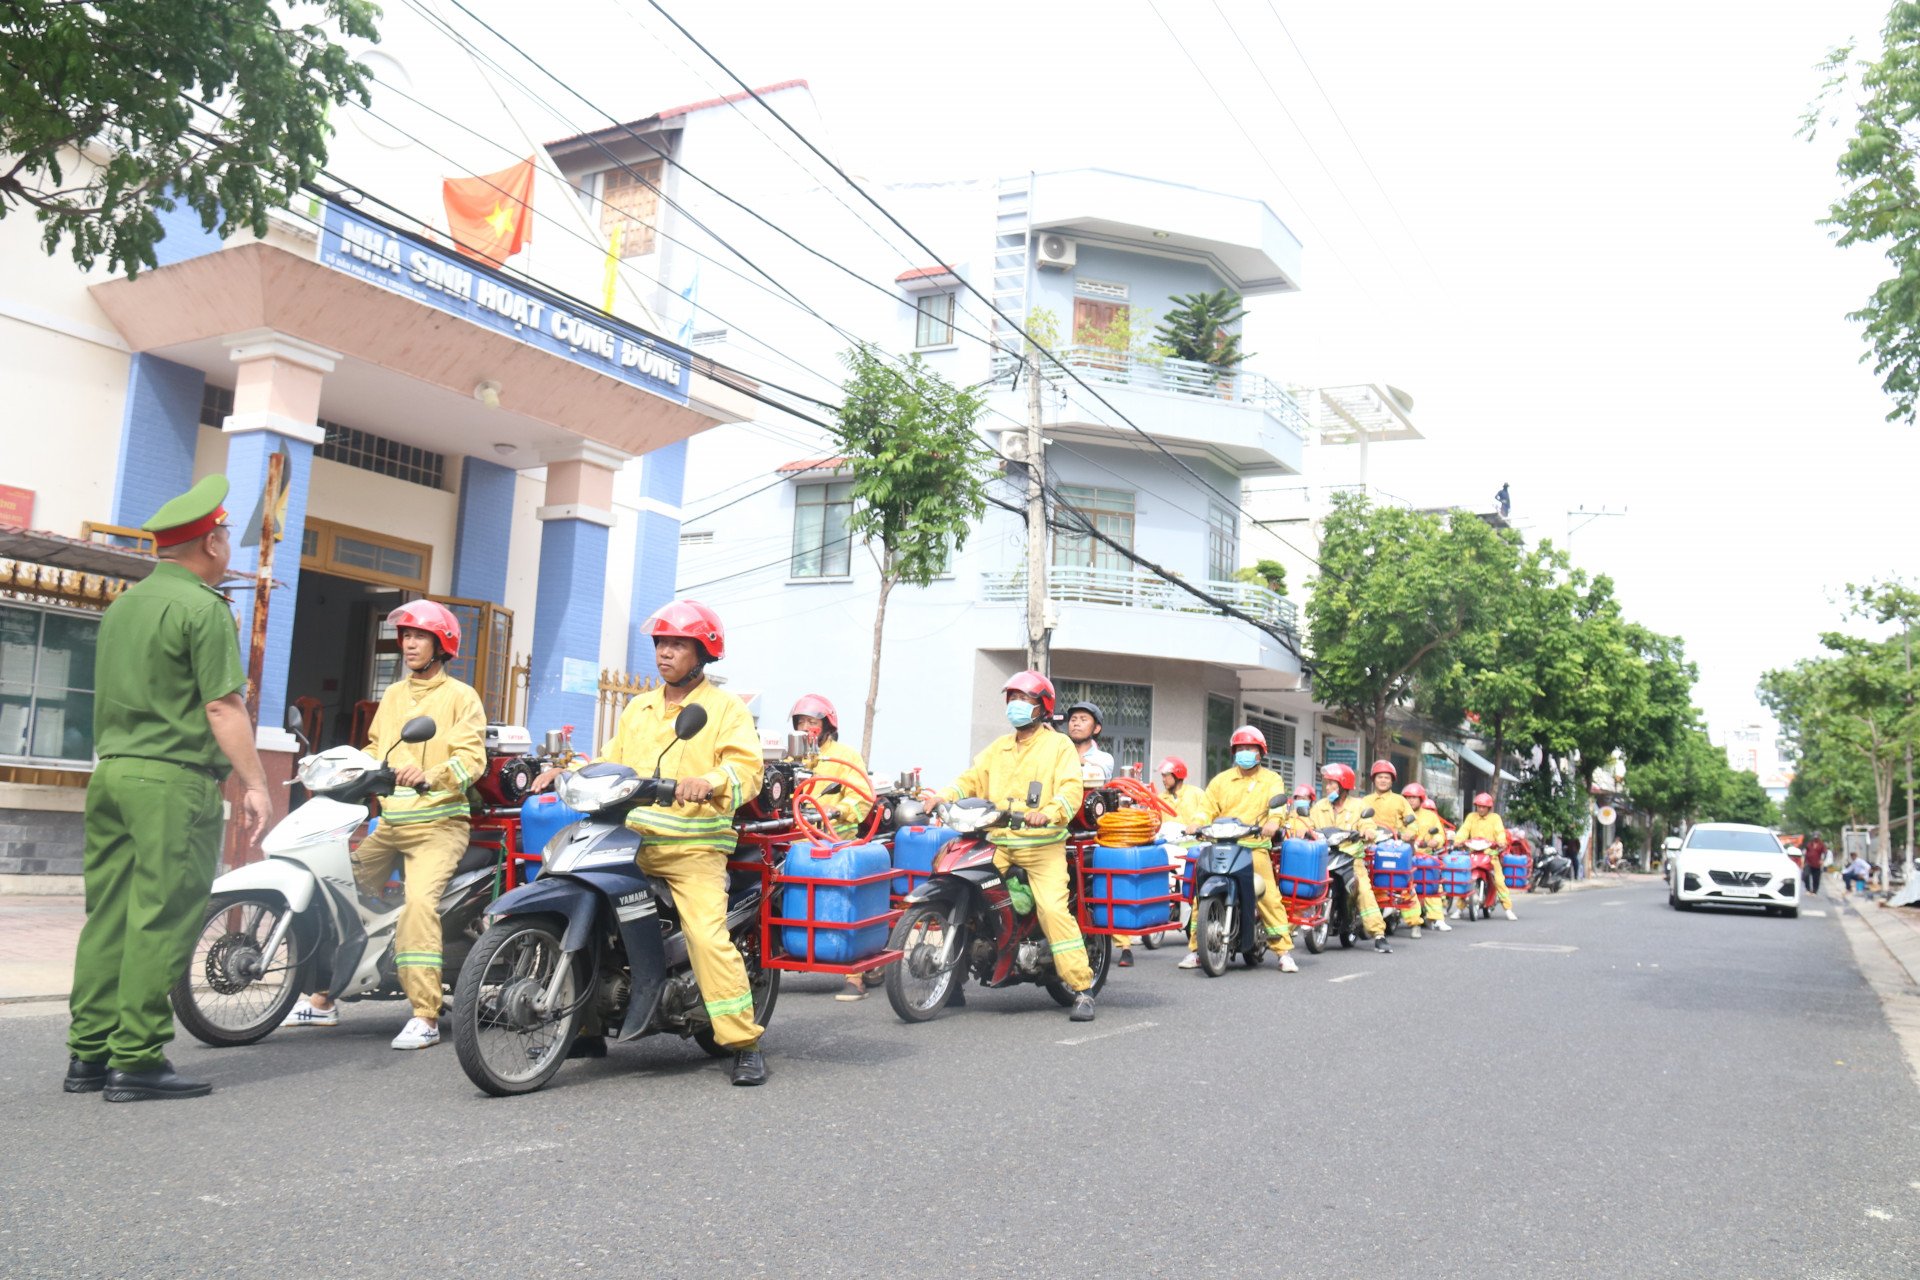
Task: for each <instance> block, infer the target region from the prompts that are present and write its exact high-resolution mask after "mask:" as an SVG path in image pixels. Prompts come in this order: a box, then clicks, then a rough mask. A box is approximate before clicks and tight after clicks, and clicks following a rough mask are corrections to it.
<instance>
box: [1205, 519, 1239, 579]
mask: <svg viewBox="0 0 1920 1280" xmlns="http://www.w3.org/2000/svg"><path fill="white" fill-rule="evenodd" d="M1239 567H1240V522H1239V521H1238V520H1237V519H1235V518H1234V514H1233V512H1231V511H1229V510H1228V509H1227V508H1225V507H1223V506H1219V505H1217V504H1215V505H1213V506H1211V507H1209V509H1208V511H1207V576H1208V577H1209V578H1212V579H1213V580H1214V581H1216V582H1231V581H1232V580H1233V575H1234V571H1235V570H1236V569H1238V568H1239Z"/></svg>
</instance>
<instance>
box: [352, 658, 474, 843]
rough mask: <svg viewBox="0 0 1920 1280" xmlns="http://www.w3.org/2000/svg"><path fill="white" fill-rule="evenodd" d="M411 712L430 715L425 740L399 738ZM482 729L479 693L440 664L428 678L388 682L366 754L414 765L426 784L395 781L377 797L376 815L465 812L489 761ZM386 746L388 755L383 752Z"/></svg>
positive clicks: (397, 819)
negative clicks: (431, 732)
mask: <svg viewBox="0 0 1920 1280" xmlns="http://www.w3.org/2000/svg"><path fill="white" fill-rule="evenodd" d="M415 716H432V717H433V722H434V724H435V725H436V726H437V727H438V732H436V733H435V734H434V735H433V737H431V738H429V739H427V740H426V741H425V742H420V743H413V742H401V741H400V730H401V728H402V727H403V726H404V725H405V724H406V723H407V721H409V720H411V719H413V718H414V717H415ZM486 733H487V710H486V708H485V707H484V706H482V705H481V703H480V695H479V694H477V693H475V692H474V691H473V687H472V686H471V685H466V684H462V683H461V682H460V681H458V680H455V679H454V678H453V677H452V676H450V675H448V674H447V673H446V672H445V671H444V670H442V671H441V672H440V673H439V674H438V675H436V676H434V677H433V678H432V679H431V680H417V679H415V678H414V677H412V676H408V677H407V678H406V679H405V680H396V681H395V682H394V683H392V684H390V685H388V686H387V691H386V692H385V693H384V694H382V695H380V708H379V710H377V711H375V712H374V713H373V723H372V724H370V725H369V726H368V727H367V754H368V755H370V756H374V757H385V758H386V759H387V763H388V764H390V765H393V766H394V767H395V768H398V767H399V766H401V765H407V764H412V765H418V766H419V767H420V768H421V769H422V770H423V771H424V772H425V773H426V775H427V785H426V788H425V789H424V790H416V789H414V788H413V787H395V788H394V789H393V794H392V795H390V796H388V797H387V798H385V799H384V800H382V801H381V802H380V820H381V821H382V822H390V823H392V824H393V825H394V826H396V827H397V826H407V825H411V824H413V823H416V822H438V821H440V820H441V819H443V818H466V817H468V816H469V815H470V814H471V813H472V808H471V806H470V805H469V804H468V803H467V788H468V787H470V786H472V785H473V783H474V780H475V779H477V778H478V777H479V776H480V775H481V774H482V773H484V772H485V771H486V767H487V742H486ZM395 743H399V745H398V746H395V745H394V744H395ZM389 747H392V748H393V755H392V756H387V749H388V748H389Z"/></svg>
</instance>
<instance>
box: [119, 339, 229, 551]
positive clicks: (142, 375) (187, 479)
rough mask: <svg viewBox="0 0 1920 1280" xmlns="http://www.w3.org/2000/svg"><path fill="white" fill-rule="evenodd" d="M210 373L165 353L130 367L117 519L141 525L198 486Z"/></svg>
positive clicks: (139, 355)
mask: <svg viewBox="0 0 1920 1280" xmlns="http://www.w3.org/2000/svg"><path fill="white" fill-rule="evenodd" d="M206 386H207V377H206V375H205V374H203V373H201V372H200V371H199V370H198V369H194V368H191V367H189V366H187V365H184V364H175V363H174V362H173V361H171V360H162V359H161V358H160V357H159V356H154V355H147V354H146V353H144V352H139V353H135V355H134V357H133V361H132V363H131V365H130V366H129V368H128V369H127V404H126V410H125V412H124V414H123V416H122V418H121V422H120V461H119V465H118V467H117V469H116V470H115V473H114V481H113V523H115V524H117V525H124V526H126V527H127V528H130V529H137V528H139V527H140V526H141V525H143V524H145V523H146V522H147V519H148V517H150V516H152V515H153V513H154V512H156V511H158V510H159V509H160V508H161V506H162V505H163V504H164V503H165V502H166V501H167V500H168V499H169V498H176V497H178V496H180V495H181V494H183V493H185V492H186V491H187V490H188V489H190V488H192V487H193V458H194V453H195V451H196V449H197V447H198V445H199V443H200V400H201V397H202V395H203V394H204V393H205V391H206Z"/></svg>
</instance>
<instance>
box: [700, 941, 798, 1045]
mask: <svg viewBox="0 0 1920 1280" xmlns="http://www.w3.org/2000/svg"><path fill="white" fill-rule="evenodd" d="M733 945H734V946H735V947H737V948H738V949H739V951H740V959H741V961H742V962H744V963H745V965H746V966H747V989H748V990H749V991H751V992H753V1020H754V1021H755V1022H757V1023H759V1024H760V1025H761V1026H762V1027H765V1026H767V1025H768V1024H769V1022H770V1021H771V1020H772V1018H773V1005H774V1002H775V1001H776V1000H778V999H779V998H780V971H779V970H778V969H763V968H761V967H760V930H759V929H758V928H757V927H756V928H753V929H750V930H748V931H747V932H744V933H736V934H735V935H734V936H733ZM693 1040H694V1043H695V1044H697V1045H699V1046H700V1047H701V1048H702V1049H705V1050H706V1051H707V1056H709V1057H713V1058H731V1057H732V1056H733V1055H734V1050H732V1049H729V1048H727V1046H725V1045H723V1044H721V1043H720V1042H719V1041H718V1040H716V1039H714V1036H713V1027H712V1026H711V1025H709V1026H706V1027H703V1028H702V1029H700V1030H698V1031H696V1032H694V1033H693Z"/></svg>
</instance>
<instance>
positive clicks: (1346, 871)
mask: <svg viewBox="0 0 1920 1280" xmlns="http://www.w3.org/2000/svg"><path fill="white" fill-rule="evenodd" d="M1320 838H1321V839H1322V840H1325V841H1326V842H1327V847H1328V849H1329V851H1330V853H1329V856H1328V858H1327V906H1326V913H1325V915H1326V918H1325V919H1323V920H1322V921H1321V922H1320V923H1319V924H1318V925H1317V926H1315V928H1316V930H1317V931H1318V933H1319V937H1318V938H1317V939H1314V940H1310V941H1309V942H1308V950H1310V951H1316V952H1317V951H1318V950H1319V949H1320V947H1324V946H1325V945H1326V939H1327V938H1333V939H1335V940H1337V941H1338V942H1339V943H1340V945H1341V946H1342V947H1349V948H1350V947H1352V946H1353V944H1354V943H1356V942H1358V941H1359V940H1360V939H1361V937H1363V936H1364V934H1365V930H1364V929H1362V928H1361V925H1360V894H1359V887H1358V880H1357V876H1356V874H1355V872H1354V869H1353V868H1354V863H1355V861H1356V860H1364V859H1365V858H1366V840H1365V837H1363V836H1362V835H1361V834H1360V833H1359V832H1358V831H1347V830H1343V829H1342V828H1339V827H1322V828H1321V829H1320ZM1313 941H1318V942H1319V943H1320V947H1315V946H1314V945H1313Z"/></svg>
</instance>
